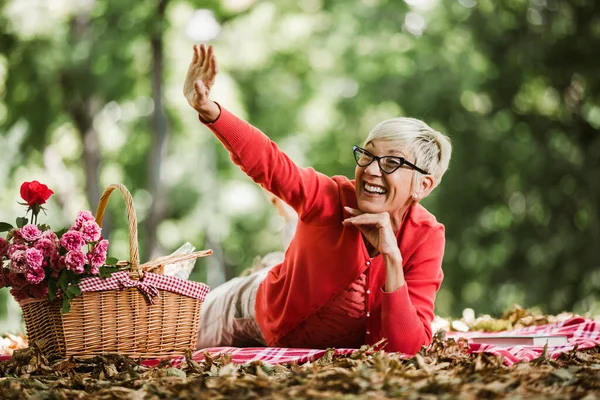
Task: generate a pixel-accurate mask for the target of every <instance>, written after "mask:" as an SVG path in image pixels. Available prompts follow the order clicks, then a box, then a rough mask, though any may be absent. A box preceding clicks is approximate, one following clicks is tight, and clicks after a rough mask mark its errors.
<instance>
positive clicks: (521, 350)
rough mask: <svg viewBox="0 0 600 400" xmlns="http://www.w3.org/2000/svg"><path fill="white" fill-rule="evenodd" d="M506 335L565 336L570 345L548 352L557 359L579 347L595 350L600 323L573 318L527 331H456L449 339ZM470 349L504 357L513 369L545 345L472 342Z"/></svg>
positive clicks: (536, 354) (550, 349) (550, 348)
mask: <svg viewBox="0 0 600 400" xmlns="http://www.w3.org/2000/svg"><path fill="white" fill-rule="evenodd" d="M499 333H502V334H503V335H507V336H519V335H565V336H567V338H568V340H569V344H566V345H562V346H552V347H550V346H549V347H548V349H547V356H548V357H550V358H552V359H556V358H558V357H559V356H560V355H561V354H562V353H566V352H569V351H571V350H573V348H575V346H577V349H578V350H585V349H591V348H594V347H596V346H598V345H600V321H593V320H590V319H585V318H582V317H573V318H570V319H568V320H566V321H564V322H558V323H556V324H549V325H539V326H530V327H527V328H521V329H515V330H513V331H507V332H494V333H482V332H466V333H462V332H452V333H448V334H447V337H452V338H459V337H465V338H467V339H468V338H469V337H473V336H485V335H491V336H493V335H498V334H499ZM469 348H470V349H471V352H473V353H490V354H494V355H497V356H504V364H506V365H508V366H510V365H513V364H516V363H518V362H521V361H531V360H533V359H536V358H538V357H540V356H541V355H542V352H543V351H544V346H512V347H498V346H494V345H491V344H477V343H470V344H469Z"/></svg>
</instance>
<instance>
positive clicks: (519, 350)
mask: <svg viewBox="0 0 600 400" xmlns="http://www.w3.org/2000/svg"><path fill="white" fill-rule="evenodd" d="M498 333H499V332H495V333H493V334H492V333H490V335H497V334H498ZM502 333H503V334H506V335H515V336H518V335H527V334H540V335H565V336H567V337H568V338H569V344H567V345H562V346H555V347H549V348H548V350H547V356H548V357H550V358H553V359H555V358H558V357H559V356H560V355H561V354H562V353H566V352H568V351H571V350H573V348H574V347H575V346H577V348H578V349H579V350H585V349H591V348H594V347H596V346H598V345H600V321H593V320H589V319H585V318H581V317H574V318H571V319H569V320H566V321H564V322H559V323H556V324H550V325H540V326H532V327H528V328H522V329H516V330H513V331H507V332H502ZM482 335H486V334H485V333H482V332H467V333H462V332H451V333H448V335H447V337H451V338H455V339H457V338H460V337H466V338H467V339H468V338H469V337H472V336H482ZM355 350H356V349H336V350H335V355H347V354H351V353H352V352H353V351H355ZM470 350H471V352H474V353H490V354H495V355H498V356H503V357H504V363H505V364H506V365H508V366H510V365H513V364H515V363H518V362H521V361H525V362H527V361H531V360H533V359H535V358H538V357H540V356H541V355H542V352H543V350H544V348H543V346H513V347H505V348H501V347H497V346H493V345H483V344H475V343H471V344H470ZM204 352H208V353H209V354H210V355H211V356H213V357H215V356H217V355H219V354H224V353H229V354H231V360H232V362H234V363H236V364H245V363H249V362H252V361H263V362H265V363H269V364H284V363H290V362H296V363H299V364H301V363H305V362H309V361H315V360H317V359H318V358H320V357H322V356H323V355H324V354H325V350H320V349H291V348H278V347H246V348H237V347H212V348H208V349H203V350H198V351H196V352H194V353H193V359H194V360H196V361H202V360H204ZM9 357H10V356H8V357H4V356H0V361H2V360H3V359H7V358H9ZM407 357H410V356H407ZM182 361H183V358H182V357H178V358H175V359H173V360H172V362H171V363H172V364H173V366H175V367H178V366H180V365H181V363H182ZM158 363H159V360H146V361H145V362H144V365H146V366H154V365H156V364H158Z"/></svg>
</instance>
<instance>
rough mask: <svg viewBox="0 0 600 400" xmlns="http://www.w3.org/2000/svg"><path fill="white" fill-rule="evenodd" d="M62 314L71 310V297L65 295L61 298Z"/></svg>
mask: <svg viewBox="0 0 600 400" xmlns="http://www.w3.org/2000/svg"><path fill="white" fill-rule="evenodd" d="M60 311H61V312H62V313H63V314H66V313H68V312H69V311H71V299H69V298H68V297H67V296H65V297H64V298H63V306H62V309H61V310H60Z"/></svg>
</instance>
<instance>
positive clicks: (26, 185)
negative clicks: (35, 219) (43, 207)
mask: <svg viewBox="0 0 600 400" xmlns="http://www.w3.org/2000/svg"><path fill="white" fill-rule="evenodd" d="M53 194H54V192H53V191H52V190H50V189H48V186H46V185H44V184H43V183H39V182H38V181H31V182H23V184H22V185H21V197H22V198H23V200H25V202H27V205H28V206H29V207H33V206H34V205H36V204H37V205H40V204H44V203H45V202H46V200H48V199H49V198H50V196H52V195H53Z"/></svg>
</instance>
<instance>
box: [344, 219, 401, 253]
mask: <svg viewBox="0 0 600 400" xmlns="http://www.w3.org/2000/svg"><path fill="white" fill-rule="evenodd" d="M344 209H345V210H346V211H347V212H349V213H350V214H351V215H352V217H349V218H346V219H345V220H344V221H343V224H344V225H354V226H356V227H357V228H358V229H359V230H360V231H361V232H362V234H363V235H364V237H365V239H367V240H368V241H369V243H371V245H372V246H373V247H374V248H375V249H376V250H377V251H378V252H379V253H381V254H382V255H383V256H400V257H401V254H400V249H399V248H398V244H397V242H396V235H394V230H393V229H392V221H391V220H390V215H389V214H388V213H386V212H383V213H377V214H369V213H363V212H361V211H360V210H357V209H354V208H350V207H344Z"/></svg>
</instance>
